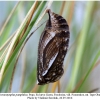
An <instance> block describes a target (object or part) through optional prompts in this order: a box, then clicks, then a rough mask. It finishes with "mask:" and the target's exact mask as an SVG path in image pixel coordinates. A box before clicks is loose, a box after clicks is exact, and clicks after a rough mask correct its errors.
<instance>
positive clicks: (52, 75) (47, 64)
mask: <svg viewBox="0 0 100 100" xmlns="http://www.w3.org/2000/svg"><path fill="white" fill-rule="evenodd" d="M47 12H48V15H49V20H48V21H47V23H46V27H45V29H44V31H43V33H42V35H41V37H40V41H39V46H38V62H37V84H38V85H43V84H47V83H52V82H55V81H57V80H59V79H60V78H61V76H62V75H63V73H64V70H63V62H64V58H65V55H66V53H67V49H68V45H69V36H70V33H69V26H68V24H67V22H66V20H65V19H64V18H63V17H62V16H60V15H58V14H55V13H53V12H51V11H50V10H47Z"/></svg>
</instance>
